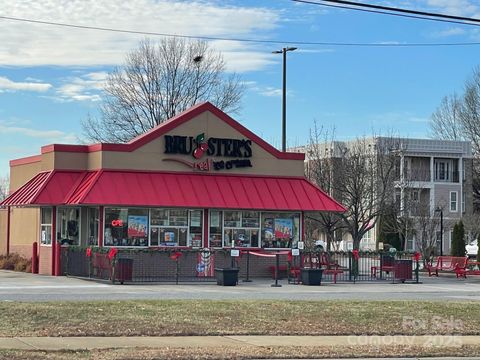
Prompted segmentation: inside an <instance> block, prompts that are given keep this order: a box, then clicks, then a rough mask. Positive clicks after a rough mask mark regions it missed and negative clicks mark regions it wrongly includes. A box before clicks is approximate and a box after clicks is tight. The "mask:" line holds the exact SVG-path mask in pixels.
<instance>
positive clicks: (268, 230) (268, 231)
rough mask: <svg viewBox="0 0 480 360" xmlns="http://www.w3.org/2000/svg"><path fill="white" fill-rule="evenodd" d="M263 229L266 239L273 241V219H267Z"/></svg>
mask: <svg viewBox="0 0 480 360" xmlns="http://www.w3.org/2000/svg"><path fill="white" fill-rule="evenodd" d="M263 228H264V229H265V239H266V240H273V218H266V219H265V222H264V224H263Z"/></svg>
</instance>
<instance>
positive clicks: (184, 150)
mask: <svg viewBox="0 0 480 360" xmlns="http://www.w3.org/2000/svg"><path fill="white" fill-rule="evenodd" d="M165 154H172V155H190V156H192V157H193V158H194V159H195V160H199V161H188V160H184V159H181V158H166V159H164V160H167V161H176V162H180V163H182V164H185V165H187V166H189V167H192V168H193V169H196V170H202V171H210V170H211V169H214V170H223V169H226V170H229V169H233V168H242V167H251V166H252V163H251V162H250V159H249V158H251V157H252V141H251V140H248V139H242V140H239V139H225V138H214V137H211V138H209V139H208V140H206V139H205V134H204V133H202V134H199V135H197V136H196V137H193V136H179V135H165ZM205 155H206V156H208V157H209V158H206V159H204V160H202V158H203V157H204V156H205ZM210 157H214V159H212V158H210ZM219 157H226V158H234V159H232V160H217V158H219Z"/></svg>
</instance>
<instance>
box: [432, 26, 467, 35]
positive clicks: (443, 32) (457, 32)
mask: <svg viewBox="0 0 480 360" xmlns="http://www.w3.org/2000/svg"><path fill="white" fill-rule="evenodd" d="M464 34H466V31H465V29H463V28H460V27H452V28H448V29H445V30H441V31H437V32H434V33H433V34H432V35H433V36H434V37H449V36H458V35H464Z"/></svg>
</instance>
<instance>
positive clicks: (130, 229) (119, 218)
mask: <svg viewBox="0 0 480 360" xmlns="http://www.w3.org/2000/svg"><path fill="white" fill-rule="evenodd" d="M104 244H105V245H106V246H148V209H138V208H105V233H104Z"/></svg>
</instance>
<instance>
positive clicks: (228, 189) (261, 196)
mask: <svg viewBox="0 0 480 360" xmlns="http://www.w3.org/2000/svg"><path fill="white" fill-rule="evenodd" d="M47 204H50V205H62V204H68V205H113V206H159V207H160V206H161V207H192V208H214V209H215V208H217V209H256V210H297V211H298V210H304V211H344V210H345V209H344V208H343V207H342V206H341V205H340V204H339V203H337V202H336V201H335V200H333V199H332V198H330V197H329V196H328V195H327V194H325V193H324V192H323V191H322V190H320V189H319V188H317V187H316V186H314V185H313V184H311V183H309V182H308V181H307V180H306V179H304V178H300V177H266V176H239V175H218V174H215V175H212V174H201V173H161V172H135V171H130V172H129V171H123V172H122V171H113V170H112V171H109V170H101V171H91V172H86V171H83V172H82V171H52V172H42V173H39V174H38V175H36V176H35V177H33V178H32V179H31V180H30V181H29V182H27V183H26V184H25V185H24V186H22V187H21V188H20V189H18V190H17V191H16V192H15V193H13V194H12V195H11V196H9V197H8V198H7V199H5V200H4V201H3V202H2V203H1V205H2V206H22V205H47Z"/></svg>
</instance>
